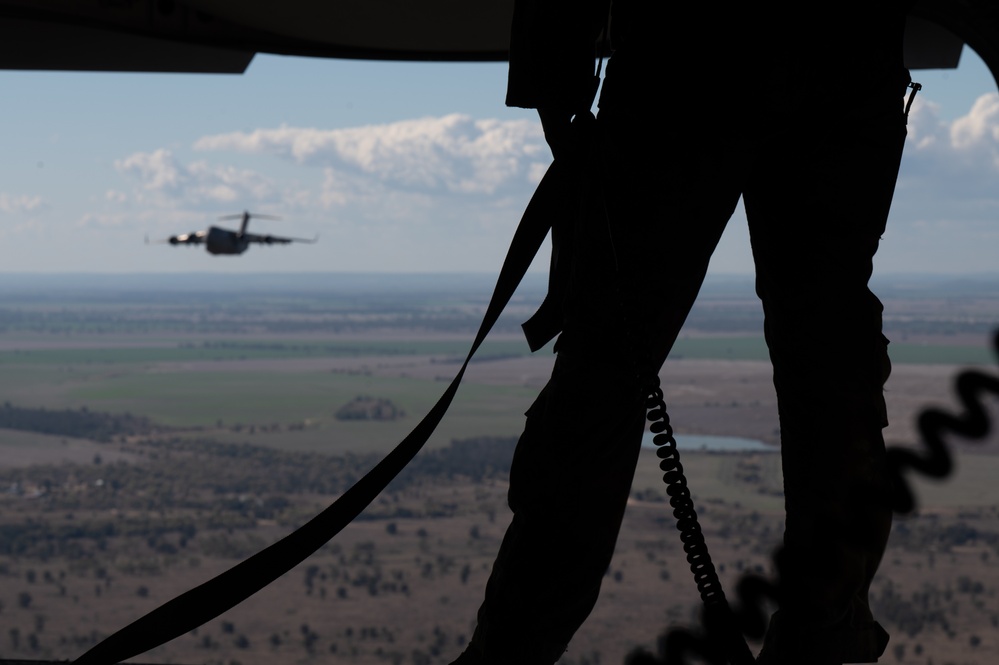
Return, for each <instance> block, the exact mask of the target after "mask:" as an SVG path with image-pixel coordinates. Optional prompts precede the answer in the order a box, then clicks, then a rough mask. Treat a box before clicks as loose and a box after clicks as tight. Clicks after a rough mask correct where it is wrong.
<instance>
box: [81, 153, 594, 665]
mask: <svg viewBox="0 0 999 665" xmlns="http://www.w3.org/2000/svg"><path fill="white" fill-rule="evenodd" d="M574 170H575V166H574V165H571V164H569V165H566V164H559V163H558V162H555V163H553V164H552V165H551V167H549V169H548V172H547V173H546V174H545V177H544V178H543V179H542V180H541V183H540V184H539V185H538V188H537V190H536V191H535V193H534V196H533V197H532V198H531V201H530V203H529V204H528V206H527V209H526V210H525V212H524V215H523V217H522V218H521V220H520V225H519V226H518V227H517V231H516V233H515V234H514V237H513V240H512V242H511V244H510V249H509V250H507V255H506V259H504V261H503V267H502V269H501V270H500V275H499V278H498V279H497V281H496V286H495V288H494V289H493V295H492V299H491V300H490V302H489V306H488V307H487V308H486V313H485V316H484V317H483V319H482V323H481V324H480V326H479V331H478V333H476V335H475V341H474V342H473V343H472V347H471V349H470V350H469V352H468V356H467V357H466V358H465V362H464V363H463V364H462V366H461V369H459V370H458V374H457V375H456V376H455V377H454V380H452V381H451V385H450V386H448V388H447V390H446V391H445V392H444V395H443V396H441V398H440V399H439V400H438V401H437V404H435V405H434V407H433V408H432V409H431V410H430V412H429V413H428V414H427V415H426V416H424V418H423V420H421V421H420V423H419V424H418V425H417V426H416V428H415V429H413V431H412V432H410V433H409V434H408V435H407V436H406V438H405V439H403V440H402V442H401V443H399V444H398V445H397V446H396V447H395V448H394V449H393V450H392V451H391V452H390V453H388V455H386V456H385V458H384V459H382V461H380V462H379V463H378V464H377V465H376V466H375V467H374V468H373V469H372V470H371V471H369V472H368V473H367V474H366V475H365V476H364V477H363V478H361V479H360V480H359V481H357V483H356V484H355V485H353V486H352V487H351V488H350V489H348V490H347V491H346V492H345V493H344V494H343V495H342V496H341V497H340V498H338V499H337V500H336V501H334V502H333V503H332V504H331V505H330V506H329V507H328V508H326V509H325V510H323V511H322V512H321V513H319V514H318V515H316V516H315V517H314V518H312V519H311V520H310V521H309V522H307V523H306V524H304V525H302V526H301V527H299V528H298V529H296V530H295V531H293V532H292V533H290V534H288V535H287V536H285V537H284V538H282V539H281V540H279V541H277V542H276V543H274V544H273V545H270V546H269V547H267V548H266V549H263V550H261V551H260V552H258V553H256V554H254V555H253V556H251V557H250V558H249V559H246V560H245V561H243V562H241V563H239V564H237V565H235V566H233V567H232V568H230V569H229V570H227V571H225V572H224V573H222V574H220V575H218V576H216V577H214V578H212V579H210V580H208V581H207V582H205V583H204V584H201V585H200V586H197V587H195V588H193V589H191V590H190V591H187V592H185V593H183V594H181V595H180V596H177V597H176V598H174V599H173V600H170V601H168V602H166V603H164V604H163V605H161V606H159V607H158V608H156V609H155V610H153V611H152V612H149V613H148V614H146V615H145V616H143V617H141V618H139V619H138V620H136V621H134V622H133V623H131V624H129V625H127V626H125V627H124V628H122V629H121V630H119V631H118V632H116V633H114V634H113V635H111V636H110V637H108V638H106V639H105V640H103V641H102V642H100V643H99V644H97V645H96V646H94V647H93V648H91V649H90V650H89V651H87V652H86V653H85V654H83V655H82V656H80V657H79V658H77V659H76V660H75V661H73V665H115V664H116V663H119V662H121V661H123V660H125V659H127V658H132V657H134V656H136V655H138V654H141V653H145V652H146V651H149V650H150V649H154V648H156V647H158V646H160V645H161V644H164V643H166V642H169V641H170V640H172V639H174V638H175V637H179V636H180V635H183V634H184V633H187V632H189V631H191V630H194V629H195V628H197V627H198V626H200V625H202V624H204V623H206V622H208V621H211V620H212V619H214V618H215V617H217V616H219V615H220V614H222V613H223V612H225V611H227V610H229V609H231V608H232V607H235V606H236V605H238V604H239V603H241V602H242V601H244V600H246V599H247V598H249V597H250V596H251V595H253V594H254V593H256V592H257V591H260V590H261V589H263V588H264V587H265V586H267V585H268V584H270V583H271V582H273V581H274V580H276V579H277V578H279V577H281V576H282V575H284V574H285V573H286V572H288V571H289V570H291V569H292V568H294V567H295V566H296V565H298V564H299V563H301V562H302V561H304V560H305V559H306V558H308V557H309V556H310V555H312V554H313V553H314V552H315V551H316V550H318V549H319V548H320V547H322V546H323V545H324V544H326V543H327V542H328V541H329V540H330V539H331V538H333V537H334V536H335V535H336V534H338V533H339V532H340V531H341V530H342V529H343V528H344V527H345V526H347V525H348V524H350V522H351V521H352V520H353V519H354V518H355V517H357V516H358V515H359V514H360V513H361V511H363V510H364V509H365V508H367V507H368V505H369V504H370V503H371V502H372V501H374V500H375V498H376V497H377V496H378V494H379V493H381V491H382V490H383V489H385V487H386V486H387V485H388V484H389V483H390V482H391V481H392V479H393V478H395V477H396V476H397V475H398V474H399V472H400V471H402V470H403V468H405V466H406V465H407V464H408V463H409V461H410V460H412V459H413V457H414V456H415V455H416V453H418V452H419V451H420V449H421V448H422V447H423V445H424V444H425V443H426V442H427V439H429V438H430V435H431V434H433V432H434V429H435V428H436V427H437V424H438V423H440V421H441V419H442V418H443V417H444V414H445V413H446V412H447V409H448V407H449V406H450V405H451V400H452V399H454V396H455V393H456V392H457V391H458V384H459V383H460V382H461V378H462V376H464V374H465V369H466V368H467V367H468V363H469V361H470V360H471V359H472V355H473V354H474V353H475V352H476V350H477V349H478V348H479V346H480V345H481V344H482V342H483V340H484V339H485V337H486V335H487V334H488V333H489V331H490V329H491V328H492V327H493V324H494V323H496V320H497V319H498V318H499V315H500V313H501V312H502V311H503V309H504V307H506V304H507V303H508V302H509V300H510V297H511V296H512V295H513V293H514V291H515V290H516V289H517V286H518V285H519V284H520V281H521V279H522V278H523V276H524V273H526V272H527V269H528V267H529V266H530V265H531V262H532V261H533V260H534V257H535V255H536V254H537V252H538V248H539V247H540V246H541V244H542V242H544V239H545V236H546V235H547V234H548V229H549V228H550V227H551V226H552V223H553V221H554V220H555V219H556V218H558V217H562V216H565V215H566V214H567V213H572V212H575V211H572V210H567V208H570V209H571V207H572V206H566V205H565V201H566V200H567V199H566V198H565V196H566V194H567V193H568V192H569V189H568V188H571V187H572V186H573V183H574V180H575V175H574V173H573V171H574Z"/></svg>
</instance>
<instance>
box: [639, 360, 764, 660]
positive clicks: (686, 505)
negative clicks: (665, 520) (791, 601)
mask: <svg viewBox="0 0 999 665" xmlns="http://www.w3.org/2000/svg"><path fill="white" fill-rule="evenodd" d="M641 385H642V386H644V387H645V388H644V390H645V392H646V397H645V409H646V418H647V419H648V420H649V422H650V423H651V424H650V425H649V429H650V430H651V431H652V433H653V434H654V435H655V436H653V438H652V442H653V443H654V444H655V445H656V456H657V457H659V458H660V459H661V460H662V461H661V462H660V463H659V468H660V469H662V470H663V471H664V472H665V473H664V474H663V482H664V483H666V494H668V495H669V505H670V507H671V508H672V509H673V517H674V518H676V528H677V530H679V532H680V540H681V542H682V543H683V551H684V553H685V554H686V555H687V563H688V564H689V565H690V572H692V573H693V574H694V582H695V583H696V584H697V592H698V593H699V594H700V596H701V601H702V602H703V603H704V621H705V624H706V625H710V626H712V632H713V634H714V635H716V636H717V637H718V638H719V639H718V640H717V641H715V642H713V643H711V644H708V645H705V647H704V648H700V649H698V650H699V651H702V652H704V655H705V656H706V657H707V658H708V659H709V660H710V661H711V662H713V663H731V664H732V665H751V664H752V663H753V662H754V658H753V655H752V653H751V652H750V650H749V645H748V644H747V643H746V640H745V639H744V638H743V636H742V632H741V631H740V629H739V626H738V624H739V622H738V621H737V620H736V618H735V615H734V614H733V613H732V609H731V608H730V607H729V604H728V600H727V599H726V598H725V592H724V590H723V589H722V585H721V581H720V580H719V579H718V573H717V571H716V570H715V566H714V564H713V563H712V562H711V554H710V553H709V552H708V546H707V543H705V542H704V533H703V532H702V531H701V525H700V523H698V521H697V512H696V511H695V510H694V502H693V501H692V500H691V498H690V489H689V488H688V487H687V478H686V477H685V476H684V475H683V464H681V463H680V452H679V451H678V450H677V447H676V437H674V436H673V427H672V425H670V422H669V413H667V411H666V401H665V399H664V396H663V390H662V387H661V385H660V382H659V376H658V375H656V374H649V375H646V376H643V377H642V381H641ZM692 646H693V645H692V644H690V643H689V641H687V640H682V639H681V640H680V641H677V640H675V639H674V640H673V641H672V643H670V642H669V641H667V644H666V645H665V651H666V653H667V662H672V661H673V660H674V658H675V657H677V656H678V657H680V658H682V657H683V653H684V652H686V651H687V650H688V649H690V648H691V647H692ZM671 654H675V656H674V657H673V658H671Z"/></svg>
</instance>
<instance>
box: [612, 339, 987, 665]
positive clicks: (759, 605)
mask: <svg viewBox="0 0 999 665" xmlns="http://www.w3.org/2000/svg"><path fill="white" fill-rule="evenodd" d="M992 348H993V350H994V352H995V354H996V358H997V360H999V330H997V331H996V333H995V334H994V335H993V338H992ZM655 385H656V388H655V389H654V390H651V391H650V393H649V398H648V401H647V402H646V404H648V405H650V406H649V407H648V408H649V413H648V417H649V419H650V420H656V421H657V422H656V423H655V424H654V425H653V430H652V431H653V432H657V431H658V432H661V433H662V434H657V436H656V439H658V440H656V439H653V441H654V442H655V443H656V444H657V445H663V446H666V445H668V444H669V440H670V439H672V434H673V430H672V427H670V425H669V416H668V415H667V416H665V417H663V414H665V404H663V403H662V390H661V389H659V388H658V379H657V382H656V384H655ZM954 388H955V392H956V393H957V397H958V399H959V400H960V402H961V406H962V407H963V411H962V412H961V413H960V414H958V415H954V414H952V413H948V412H946V411H943V410H940V409H926V410H924V411H922V412H921V413H920V414H919V419H918V427H919V434H920V437H921V438H922V442H923V444H924V446H925V452H924V453H923V454H919V453H917V452H915V451H912V450H908V449H902V448H898V447H892V448H889V449H888V451H887V466H888V474H889V476H890V478H891V482H892V488H893V493H892V496H891V505H892V509H893V510H894V511H895V512H896V513H898V514H907V513H911V512H912V511H914V510H915V508H916V500H915V496H914V493H913V491H912V487H911V486H910V483H909V480H908V479H907V478H906V475H907V474H906V471H908V470H912V471H915V472H916V473H918V474H920V475H923V476H927V477H931V478H945V477H947V476H948V475H949V474H950V473H951V470H952V469H953V459H952V455H951V453H950V451H949V450H948V449H947V445H946V443H945V441H944V435H945V434H952V435H957V436H961V437H965V438H968V439H973V440H979V441H982V440H987V438H988V436H989V434H990V433H991V431H992V426H993V423H992V422H991V421H990V419H989V416H988V413H987V412H986V409H985V405H984V399H983V398H984V397H986V396H987V395H989V394H991V395H992V396H993V397H999V378H997V377H996V376H993V375H990V374H986V373H985V372H981V371H978V370H965V371H963V372H961V373H960V374H958V375H957V378H956V379H955V381H954ZM656 428H658V429H656ZM659 436H664V437H665V438H662V439H659ZM660 442H662V443H661V444H660ZM673 447H675V442H674V446H673ZM659 456H660V457H663V458H664V461H663V463H662V464H661V465H660V466H661V468H663V470H667V468H668V469H670V471H672V470H674V469H675V470H676V471H677V473H678V474H679V475H680V477H681V478H682V467H681V466H680V463H679V459H678V458H674V455H673V451H671V450H663V449H662V448H660V452H659ZM667 461H668V462H669V463H668V464H667ZM670 478H671V477H670V472H669V471H668V472H667V474H666V476H664V477H663V480H665V481H666V482H667V483H669V482H670ZM674 478H675V476H674ZM684 490H686V482H685V481H684ZM677 494H678V495H680V494H683V495H687V496H688V499H687V501H689V492H686V491H680V490H677ZM672 496H673V495H672V493H671V497H672ZM678 503H679V502H678ZM670 504H671V505H673V501H672V500H671V501H670ZM680 514H683V513H682V512H681V513H680ZM674 515H676V516H677V521H678V524H677V525H678V526H679V522H680V515H679V514H677V512H676V509H675V507H674ZM698 531H699V529H698ZM702 541H703V539H702ZM686 549H687V548H686V545H685V546H684V550H685V551H686ZM689 560H690V558H689V555H688V561H689ZM708 561H709V564H710V560H708ZM691 570H693V564H691ZM712 572H713V568H712ZM696 574H697V572H696V571H695V575H696ZM720 590H721V589H720V587H719V592H720ZM698 591H701V584H700V583H699V584H698ZM736 595H737V597H738V599H739V609H738V610H736V611H735V612H732V611H731V610H728V605H727V603H726V602H725V600H724V596H722V597H721V601H720V602H721V603H724V604H725V608H726V611H727V612H728V617H727V618H728V620H731V621H733V622H734V623H733V625H728V626H726V625H719V624H718V622H717V621H715V622H713V621H712V620H711V615H710V611H709V608H708V601H707V600H706V599H705V600H704V603H705V616H704V621H703V629H704V630H703V632H700V633H698V634H695V633H694V632H692V631H690V630H687V629H684V628H676V629H671V630H669V631H668V632H666V633H665V634H664V635H662V636H661V637H660V640H659V651H660V653H661V654H662V656H663V658H662V659H660V658H656V657H655V656H653V655H652V654H650V653H648V652H644V651H638V652H635V653H633V654H631V655H630V656H629V657H628V659H627V663H626V665H662V663H663V662H664V661H665V663H666V665H684V664H685V663H687V662H688V661H687V658H686V656H687V654H688V653H698V654H700V655H701V656H703V657H704V658H705V659H707V660H708V661H709V662H711V663H712V664H713V665H714V664H723V663H726V662H732V663H737V662H738V661H736V660H734V659H731V660H729V661H727V660H726V657H725V654H723V653H720V652H719V649H718V647H717V646H716V645H717V643H718V642H719V641H724V642H729V641H730V640H731V635H732V634H733V633H735V634H739V632H740V631H741V632H742V633H744V634H746V635H749V636H751V637H756V638H759V637H762V636H763V634H764V632H765V628H766V614H765V606H766V603H767V602H772V601H774V600H777V599H779V595H780V589H779V588H778V587H777V585H776V584H774V583H773V582H771V581H768V580H766V579H764V578H763V577H761V576H759V575H755V574H746V575H743V577H742V578H741V579H740V580H739V583H738V586H737V587H736ZM701 597H702V598H704V594H703V593H702V595H701ZM712 602H715V603H718V602H719V601H718V600H716V599H713V600H712ZM750 662H752V661H750Z"/></svg>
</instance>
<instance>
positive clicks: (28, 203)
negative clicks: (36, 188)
mask: <svg viewBox="0 0 999 665" xmlns="http://www.w3.org/2000/svg"><path fill="white" fill-rule="evenodd" d="M45 207H46V206H45V202H44V201H42V198H41V197H40V196H28V195H27V194H21V195H19V196H15V195H12V194H7V193H5V192H0V212H2V213H6V214H17V213H27V212H36V211H38V210H42V209H44V208H45Z"/></svg>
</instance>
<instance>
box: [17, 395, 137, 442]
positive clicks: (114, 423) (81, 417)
mask: <svg viewBox="0 0 999 665" xmlns="http://www.w3.org/2000/svg"><path fill="white" fill-rule="evenodd" d="M0 427H3V428H7V429H17V430H25V431H29V432H40V433H42V434H54V435H56V436H71V437H76V438H80V439H91V440H94V441H103V442H107V441H110V440H111V439H112V437H116V436H135V435H146V434H149V433H151V432H152V431H153V424H152V422H150V420H149V419H148V418H142V417H138V416H133V415H132V414H130V413H125V414H114V413H105V412H102V411H91V410H89V409H88V408H87V407H85V406H84V407H81V408H79V409H44V408H37V409H34V408H26V407H19V406H14V405H13V404H11V403H10V402H4V403H3V406H2V407H0Z"/></svg>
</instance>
